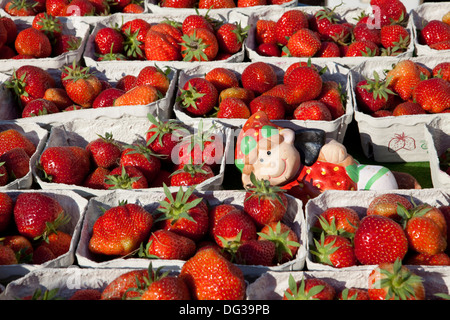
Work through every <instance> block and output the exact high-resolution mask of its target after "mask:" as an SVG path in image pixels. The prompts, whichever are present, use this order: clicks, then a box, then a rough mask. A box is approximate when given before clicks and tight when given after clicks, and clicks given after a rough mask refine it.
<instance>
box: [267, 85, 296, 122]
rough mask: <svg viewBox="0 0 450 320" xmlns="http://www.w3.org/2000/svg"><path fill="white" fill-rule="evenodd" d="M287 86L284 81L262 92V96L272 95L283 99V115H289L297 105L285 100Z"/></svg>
mask: <svg viewBox="0 0 450 320" xmlns="http://www.w3.org/2000/svg"><path fill="white" fill-rule="evenodd" d="M288 91H289V87H288V86H287V85H285V84H284V83H281V84H277V85H276V86H275V87H273V88H272V89H270V90H269V91H266V92H264V93H263V95H264V96H266V95H267V96H272V97H276V98H280V99H282V100H283V101H284V107H285V117H288V116H291V115H292V113H293V112H294V109H295V107H297V105H295V104H294V105H292V104H288V103H287V101H286V98H287V96H288Z"/></svg>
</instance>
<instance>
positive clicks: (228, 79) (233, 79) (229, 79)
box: [205, 67, 239, 92]
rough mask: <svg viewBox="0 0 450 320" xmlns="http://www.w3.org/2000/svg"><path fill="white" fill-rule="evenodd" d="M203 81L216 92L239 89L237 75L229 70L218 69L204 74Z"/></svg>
mask: <svg viewBox="0 0 450 320" xmlns="http://www.w3.org/2000/svg"><path fill="white" fill-rule="evenodd" d="M205 79H206V80H208V81H209V82H211V83H212V84H213V86H214V87H215V88H216V89H217V92H222V90H225V89H228V88H234V87H239V79H238V77H237V75H236V74H235V73H234V72H233V71H232V70H230V69H226V68H222V67H218V68H214V69H212V70H211V71H208V72H207V73H206V74H205Z"/></svg>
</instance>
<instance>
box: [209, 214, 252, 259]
mask: <svg viewBox="0 0 450 320" xmlns="http://www.w3.org/2000/svg"><path fill="white" fill-rule="evenodd" d="M212 235H213V238H214V240H215V242H216V243H217V244H218V245H219V247H221V248H224V249H226V251H227V252H230V253H236V250H237V249H238V248H239V246H240V245H242V244H243V243H245V242H246V241H249V240H255V239H257V233H256V225H255V223H254V222H253V220H252V219H251V218H250V216H249V215H247V214H246V213H244V212H242V211H232V212H229V213H228V214H226V215H224V216H223V217H222V218H220V219H219V220H218V221H217V223H216V226H215V227H214V228H213V229H212Z"/></svg>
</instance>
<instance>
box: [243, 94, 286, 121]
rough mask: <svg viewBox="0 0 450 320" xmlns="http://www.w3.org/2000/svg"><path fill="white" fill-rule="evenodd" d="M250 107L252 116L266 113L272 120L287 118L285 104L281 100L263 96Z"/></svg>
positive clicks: (251, 103)
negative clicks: (259, 112) (262, 112)
mask: <svg viewBox="0 0 450 320" xmlns="http://www.w3.org/2000/svg"><path fill="white" fill-rule="evenodd" d="M249 107H250V111H251V113H252V114H253V113H255V112H258V111H264V112H265V113H266V114H267V116H268V117H269V119H271V120H278V119H284V118H285V113H286V108H285V102H284V100H282V99H281V98H277V97H273V96H270V95H261V96H259V97H257V98H255V99H253V100H252V102H250V106H249Z"/></svg>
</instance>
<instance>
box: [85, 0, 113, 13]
mask: <svg viewBox="0 0 450 320" xmlns="http://www.w3.org/2000/svg"><path fill="white" fill-rule="evenodd" d="M89 2H90V3H91V4H92V5H93V7H94V15H95V16H107V15H110V14H111V7H110V5H109V3H108V1H106V0H89Z"/></svg>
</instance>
